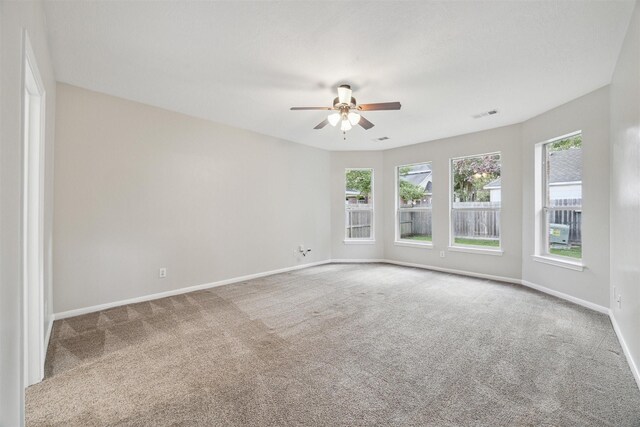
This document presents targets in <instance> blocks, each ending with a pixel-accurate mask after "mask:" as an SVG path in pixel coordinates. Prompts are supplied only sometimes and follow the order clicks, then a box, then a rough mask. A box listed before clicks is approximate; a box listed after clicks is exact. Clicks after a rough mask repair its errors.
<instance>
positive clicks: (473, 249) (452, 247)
mask: <svg viewBox="0 0 640 427" xmlns="http://www.w3.org/2000/svg"><path fill="white" fill-rule="evenodd" d="M492 155H498V156H500V178H502V176H503V175H502V152H501V151H490V152H487V153H479V154H471V155H466V156H458V157H451V158H449V247H448V250H449V251H452V252H468V253H476V254H485V255H498V256H502V254H503V253H504V249H503V248H502V206H503V202H504V198H503V191H502V186H501V187H500V207H499V208H469V209H460V208H458V209H455V208H454V207H453V203H454V200H455V194H454V191H455V184H454V182H453V177H454V172H453V162H454V161H456V160H461V159H470V158H473V157H483V156H492ZM464 210H469V211H492V212H493V211H496V212H498V213H499V215H498V218H499V219H498V227H499V229H500V236H498V246H497V247H492V248H489V247H486V246H479V245H464V244H459V243H455V236H454V233H455V230H454V219H453V215H454V212H455V211H464Z"/></svg>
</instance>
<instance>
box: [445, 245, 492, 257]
mask: <svg viewBox="0 0 640 427" xmlns="http://www.w3.org/2000/svg"><path fill="white" fill-rule="evenodd" d="M448 249H449V250H450V251H451V252H466V253H469V254H480V255H495V256H502V254H503V253H504V251H503V250H502V249H485V248H474V247H472V246H449V248H448Z"/></svg>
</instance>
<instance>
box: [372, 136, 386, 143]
mask: <svg viewBox="0 0 640 427" xmlns="http://www.w3.org/2000/svg"><path fill="white" fill-rule="evenodd" d="M387 139H389V137H388V136H381V137H380V138H373V139H372V141H373V142H378V141H386V140H387Z"/></svg>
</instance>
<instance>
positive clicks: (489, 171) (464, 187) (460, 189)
mask: <svg viewBox="0 0 640 427" xmlns="http://www.w3.org/2000/svg"><path fill="white" fill-rule="evenodd" d="M453 171H454V173H453V189H454V193H455V196H456V201H460V202H487V201H489V191H487V190H484V189H483V187H484V186H485V185H487V184H488V183H490V182H491V181H493V180H495V179H497V178H499V177H500V155H498V154H490V155H486V156H478V157H468V158H464V159H457V160H454V161H453Z"/></svg>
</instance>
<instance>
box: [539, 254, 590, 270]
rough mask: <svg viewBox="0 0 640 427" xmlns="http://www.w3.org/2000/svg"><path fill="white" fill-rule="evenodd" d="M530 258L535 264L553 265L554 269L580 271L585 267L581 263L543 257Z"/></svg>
mask: <svg viewBox="0 0 640 427" xmlns="http://www.w3.org/2000/svg"><path fill="white" fill-rule="evenodd" d="M532 258H533V260H534V261H536V262H541V263H543V264H549V265H555V266H556V267H562V268H568V269H569V270H575V271H582V270H584V269H585V265H584V264H583V263H582V262H581V261H570V260H564V259H561V258H556V257H550V256H543V255H532Z"/></svg>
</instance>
